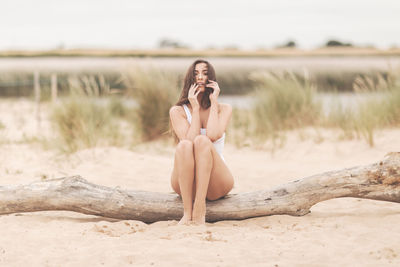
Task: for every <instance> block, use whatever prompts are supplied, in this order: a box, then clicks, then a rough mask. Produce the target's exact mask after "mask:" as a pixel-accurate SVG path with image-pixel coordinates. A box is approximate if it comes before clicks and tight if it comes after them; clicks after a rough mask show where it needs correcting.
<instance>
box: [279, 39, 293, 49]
mask: <svg viewBox="0 0 400 267" xmlns="http://www.w3.org/2000/svg"><path fill="white" fill-rule="evenodd" d="M296 47H297V44H296V42H295V41H294V40H288V41H287V42H286V43H284V44H283V45H278V46H277V48H296Z"/></svg>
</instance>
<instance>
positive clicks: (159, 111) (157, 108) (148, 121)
mask: <svg viewBox="0 0 400 267" xmlns="http://www.w3.org/2000/svg"><path fill="white" fill-rule="evenodd" d="M124 82H125V84H126V87H127V92H128V94H129V95H131V96H133V98H134V100H135V101H136V103H137V106H136V107H135V108H134V113H133V116H132V121H133V122H135V125H136V128H137V129H138V131H139V132H140V136H141V139H142V140H144V141H149V140H153V139H156V138H158V137H160V136H162V135H164V134H167V133H168V132H169V109H170V108H171V106H173V105H174V104H175V103H176V102H177V100H178V94H179V79H178V76H177V75H176V74H174V73H171V72H165V71H162V70H161V69H155V68H150V69H144V68H139V67H135V68H132V69H130V70H129V71H127V72H126V73H125V74H124Z"/></svg>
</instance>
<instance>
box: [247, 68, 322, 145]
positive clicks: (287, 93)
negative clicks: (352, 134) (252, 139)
mask: <svg viewBox="0 0 400 267" xmlns="http://www.w3.org/2000/svg"><path fill="white" fill-rule="evenodd" d="M251 77H252V79H253V80H255V81H256V82H257V83H258V86H257V89H256V91H255V92H254V98H255V104H254V107H253V114H254V117H255V121H256V125H255V127H254V134H255V136H256V137H261V138H268V137H272V138H273V139H275V138H277V137H278V136H279V134H280V133H281V132H282V131H284V130H290V129H294V128H298V127H304V126H307V125H312V124H314V123H316V122H317V120H318V118H319V116H320V114H321V105H320V104H319V103H317V102H316V100H315V92H316V88H315V87H314V86H313V85H312V84H311V83H310V82H309V80H308V79H307V78H305V79H304V80H303V82H302V81H299V79H298V78H296V76H295V75H293V73H290V72H289V73H280V74H277V73H268V72H256V73H253V74H252V75H251Z"/></svg>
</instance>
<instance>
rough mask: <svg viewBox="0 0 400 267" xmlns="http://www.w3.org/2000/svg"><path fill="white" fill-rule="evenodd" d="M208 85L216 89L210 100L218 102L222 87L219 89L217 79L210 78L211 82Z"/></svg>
mask: <svg viewBox="0 0 400 267" xmlns="http://www.w3.org/2000/svg"><path fill="white" fill-rule="evenodd" d="M206 86H207V87H211V88H212V89H214V92H213V93H211V94H210V101H211V102H217V99H218V96H219V92H220V91H221V89H219V86H218V83H217V82H216V81H211V80H209V83H208V84H207V85H206Z"/></svg>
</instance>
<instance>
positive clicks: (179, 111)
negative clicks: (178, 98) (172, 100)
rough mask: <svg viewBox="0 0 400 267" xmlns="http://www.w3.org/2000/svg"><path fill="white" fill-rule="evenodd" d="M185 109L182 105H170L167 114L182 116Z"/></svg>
mask: <svg viewBox="0 0 400 267" xmlns="http://www.w3.org/2000/svg"><path fill="white" fill-rule="evenodd" d="M184 113H185V111H184V110H183V107H182V106H172V107H171V108H170V109H169V116H170V117H172V116H174V117H175V116H184Z"/></svg>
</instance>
